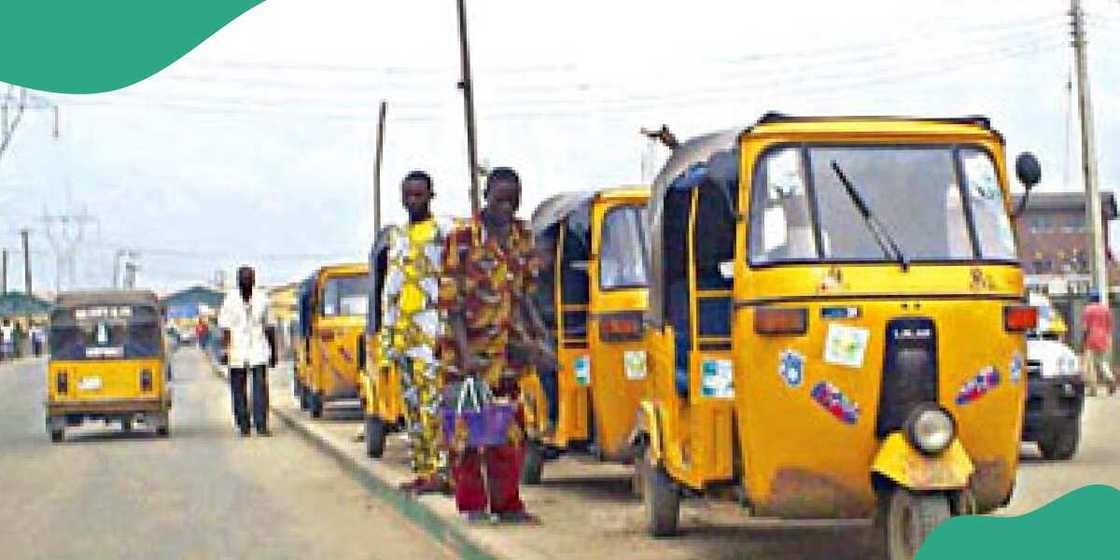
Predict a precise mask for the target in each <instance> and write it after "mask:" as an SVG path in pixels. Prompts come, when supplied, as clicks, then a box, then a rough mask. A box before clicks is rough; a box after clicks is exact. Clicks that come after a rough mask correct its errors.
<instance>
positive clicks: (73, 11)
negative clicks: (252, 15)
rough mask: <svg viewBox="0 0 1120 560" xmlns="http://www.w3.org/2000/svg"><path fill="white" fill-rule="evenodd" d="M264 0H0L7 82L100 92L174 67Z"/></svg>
mask: <svg viewBox="0 0 1120 560" xmlns="http://www.w3.org/2000/svg"><path fill="white" fill-rule="evenodd" d="M263 1H264V0H0V13H2V14H3V18H2V19H3V21H4V31H3V33H0V47H2V48H3V52H4V55H3V56H0V81H3V82H7V83H10V84H15V85H18V86H22V87H26V88H31V89H36V90H41V91H51V92H56V93H101V92H106V91H112V90H115V89H120V88H123V87H126V86H130V85H132V84H135V83H136V82H139V81H141V80H143V79H145V78H148V77H149V76H152V75H153V74H155V73H156V72H159V71H160V70H163V69H164V68H166V67H168V66H169V65H170V64H171V63H173V62H175V61H176V60H178V59H179V58H181V57H182V56H183V55H185V54H187V53H188V52H190V51H191V50H192V49H194V48H195V47H197V46H198V45H199V44H201V43H202V42H203V41H205V40H206V39H207V38H208V37H210V36H211V35H213V34H214V33H215V32H217V31H218V30H219V29H221V28H222V27H224V26H225V25H226V24H228V23H229V22H231V21H233V20H234V19H236V18H237V17H238V16H240V15H241V14H244V13H245V12H247V11H249V10H250V9H251V8H253V7H254V6H256V5H257V4H260V3H261V2H263Z"/></svg>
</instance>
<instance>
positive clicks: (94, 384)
mask: <svg viewBox="0 0 1120 560" xmlns="http://www.w3.org/2000/svg"><path fill="white" fill-rule="evenodd" d="M78 388H79V389H81V390H83V391H97V390H99V389H101V378H100V377H83V378H82V380H81V381H79V382H78Z"/></svg>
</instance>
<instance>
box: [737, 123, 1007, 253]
mask: <svg viewBox="0 0 1120 560" xmlns="http://www.w3.org/2000/svg"><path fill="white" fill-rule="evenodd" d="M834 164H835V166H834ZM755 169H756V171H755V174H754V184H753V190H752V196H753V204H752V212H751V226H752V227H751V232H752V235H751V239H750V257H751V262H752V263H753V264H765V263H772V262H782V261H813V260H824V261H833V262H844V261H848V262H852V261H855V262H865V261H884V260H891V259H892V258H893V257H892V256H891V255H889V254H886V253H885V252H884V250H883V247H882V243H881V240H879V239H877V238H876V234H875V233H874V231H873V230H872V228H871V226H870V224H866V223H865V220H864V219H863V217H862V216H861V214H860V208H859V202H857V201H856V198H860V199H862V201H863V202H864V203H865V204H866V207H867V210H868V211H869V212H870V213H871V214H872V215H873V217H874V218H875V219H877V220H878V221H879V222H880V223H881V224H882V226H883V229H885V232H884V233H885V234H886V236H888V237H890V238H891V239H893V240H894V241H895V242H896V244H897V246H898V248H899V250H900V251H901V252H903V253H904V254H905V255H906V257H907V258H909V259H910V260H911V261H916V262H921V261H972V260H995V261H1014V260H1016V251H1015V240H1014V236H1013V234H1012V231H1011V222H1010V219H1009V218H1008V215H1007V210H1006V208H1005V206H1004V199H1003V191H1002V189H1001V186H1000V182H999V179H998V174H997V173H996V168H995V165H994V163H993V162H992V159H991V157H990V156H989V155H988V153H987V152H986V151H985V150H983V149H980V148H976V147H957V146H952V145H945V146H929V145H922V146H870V145H862V146H833V145H829V146H809V147H804V146H784V147H778V148H776V149H771V150H770V151H768V152H766V153H765V154H764V155H763V156H762V157H761V158H760V159H759V161H758V163H757V165H756V167H755ZM838 169H839V170H840V171H838ZM841 173H843V175H844V176H846V178H847V179H848V180H849V181H850V182H851V184H852V186H853V187H854V189H855V191H856V192H857V194H858V197H853V195H852V194H851V193H849V192H848V190H847V189H846V187H845V185H844V184H843V181H842V179H841V177H840V174H841ZM962 201H964V202H963V203H962ZM970 218H971V222H970Z"/></svg>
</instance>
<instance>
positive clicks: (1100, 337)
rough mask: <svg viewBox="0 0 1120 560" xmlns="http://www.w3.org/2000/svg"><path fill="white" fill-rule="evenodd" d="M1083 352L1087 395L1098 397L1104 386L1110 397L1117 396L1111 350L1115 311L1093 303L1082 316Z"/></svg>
mask: <svg viewBox="0 0 1120 560" xmlns="http://www.w3.org/2000/svg"><path fill="white" fill-rule="evenodd" d="M1081 328H1082V332H1083V334H1082V339H1081V345H1082V352H1083V355H1084V357H1085V364H1084V366H1085V392H1086V394H1090V395H1093V396H1095V395H1096V394H1097V389H1098V388H1099V387H1100V386H1101V385H1107V386H1108V394H1109V395H1111V394H1113V393H1115V392H1116V378H1115V377H1114V376H1113V374H1112V368H1111V364H1110V363H1109V349H1110V348H1111V346H1112V311H1111V310H1110V309H1109V308H1108V306H1107V305H1104V304H1102V303H1100V302H1093V303H1090V304H1089V305H1086V306H1085V309H1084V310H1083V311H1082V312H1081Z"/></svg>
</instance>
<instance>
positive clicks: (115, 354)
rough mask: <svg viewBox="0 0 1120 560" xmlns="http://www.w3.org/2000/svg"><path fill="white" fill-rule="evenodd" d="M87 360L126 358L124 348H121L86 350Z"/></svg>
mask: <svg viewBox="0 0 1120 560" xmlns="http://www.w3.org/2000/svg"><path fill="white" fill-rule="evenodd" d="M86 357H87V358H96V359H114V358H123V357H124V348H122V347H120V346H110V347H93V348H86Z"/></svg>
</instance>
